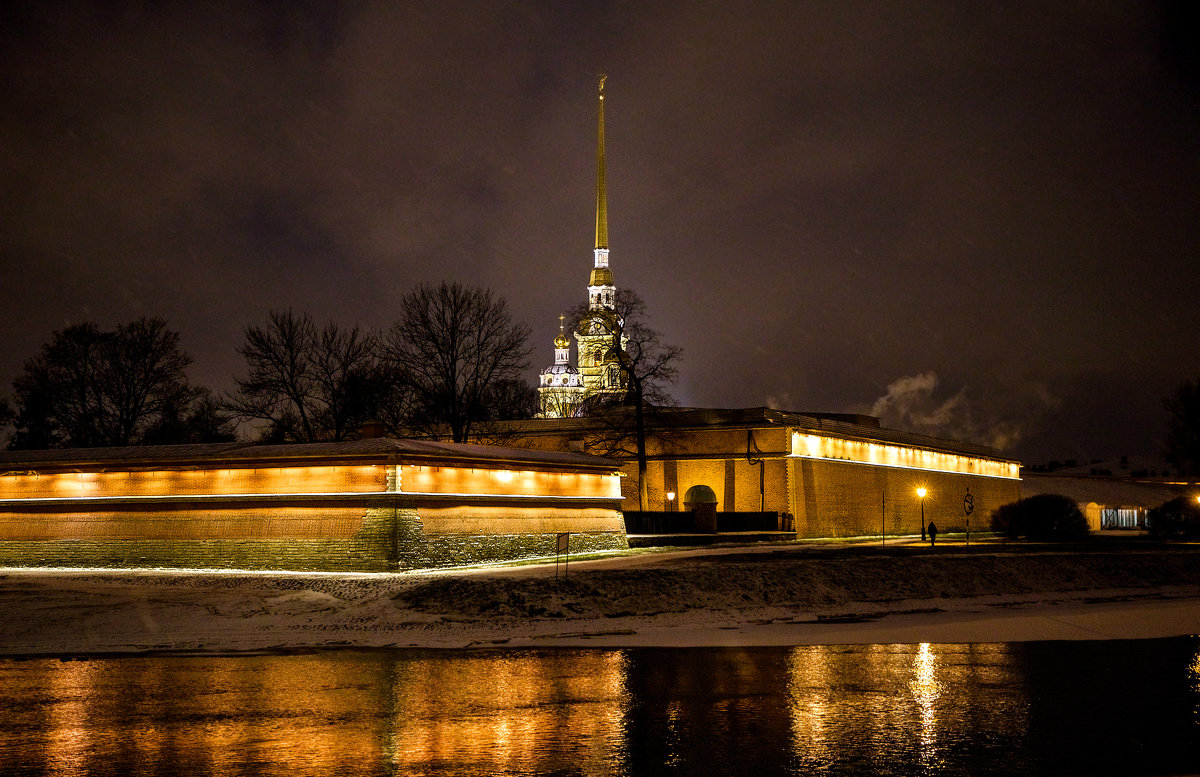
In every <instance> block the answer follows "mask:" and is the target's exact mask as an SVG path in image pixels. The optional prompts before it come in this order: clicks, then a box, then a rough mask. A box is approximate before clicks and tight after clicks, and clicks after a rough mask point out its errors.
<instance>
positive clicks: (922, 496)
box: [917, 486, 926, 542]
mask: <svg viewBox="0 0 1200 777" xmlns="http://www.w3.org/2000/svg"><path fill="white" fill-rule="evenodd" d="M925 493H926V492H925V486H920V487H919V488H917V497H918V498H919V499H920V500H921V542H924V541H925Z"/></svg>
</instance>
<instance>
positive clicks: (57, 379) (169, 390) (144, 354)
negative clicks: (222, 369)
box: [10, 318, 204, 448]
mask: <svg viewBox="0 0 1200 777" xmlns="http://www.w3.org/2000/svg"><path fill="white" fill-rule="evenodd" d="M191 361H192V360H191V357H189V356H188V355H187V354H186V353H184V352H183V351H181V350H180V349H179V333H178V332H175V331H172V330H170V329H168V328H167V324H166V322H165V321H164V320H162V319H161V318H140V319H137V320H136V321H133V322H130V323H128V324H121V325H120V326H118V327H117V328H116V329H115V330H114V331H111V332H103V331H101V330H100V329H99V327H97V326H96V325H95V324H94V323H83V324H76V325H75V326H71V327H68V328H66V329H64V330H61V331H58V332H55V333H54V335H53V337H52V338H51V340H50V342H49V343H47V344H46V345H44V346H43V347H42V351H41V353H39V354H38V355H37V356H35V357H33V358H32V359H30V360H29V361H27V362H26V363H25V367H24V370H23V371H22V373H21V374H20V375H19V376H18V377H17V379H16V380H15V381H14V382H13V388H14V389H15V392H16V403H17V412H16V419H15V422H14V426H15V433H14V435H13V439H12V441H11V443H10V446H11V447H14V448H45V447H94V446H101V445H136V444H140V443H142V442H145V441H146V438H147V435H148V434H149V430H151V429H153V428H157V427H158V426H159V425H161V423H162V420H163V419H164V418H166V417H168V416H171V415H173V414H179V413H181V412H183V413H186V412H187V409H188V408H189V407H191V406H192V405H193V403H195V402H196V401H197V400H199V399H200V398H201V397H202V396H203V395H204V391H203V390H202V389H199V388H196V387H194V386H191V385H189V384H188V382H187V377H186V375H185V374H184V370H185V369H186V368H187V367H188V365H190V364H191Z"/></svg>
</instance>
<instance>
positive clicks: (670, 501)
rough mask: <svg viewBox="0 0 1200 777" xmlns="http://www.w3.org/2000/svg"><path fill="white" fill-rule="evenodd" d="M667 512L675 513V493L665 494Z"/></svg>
mask: <svg viewBox="0 0 1200 777" xmlns="http://www.w3.org/2000/svg"><path fill="white" fill-rule="evenodd" d="M667 510H668V511H669V512H675V492H674V491H668V492H667Z"/></svg>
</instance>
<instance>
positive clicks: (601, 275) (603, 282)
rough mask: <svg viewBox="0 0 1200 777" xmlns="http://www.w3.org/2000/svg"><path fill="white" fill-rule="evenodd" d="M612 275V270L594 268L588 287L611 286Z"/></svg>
mask: <svg viewBox="0 0 1200 777" xmlns="http://www.w3.org/2000/svg"><path fill="white" fill-rule="evenodd" d="M612 285H613V274H612V270H610V269H608V268H607V267H596V268H594V269H593V270H592V279H591V281H589V282H588V286H612Z"/></svg>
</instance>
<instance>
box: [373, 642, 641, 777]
mask: <svg viewBox="0 0 1200 777" xmlns="http://www.w3.org/2000/svg"><path fill="white" fill-rule="evenodd" d="M624 663H625V656H624V654H623V653H620V652H564V653H544V654H535V653H515V654H512V653H496V654H487V653H485V654H463V655H459V656H456V657H455V658H454V659H453V660H446V659H443V658H430V659H424V660H416V661H398V662H396V663H395V664H394V665H393V670H394V672H393V673H394V676H393V678H392V681H391V688H392V692H391V706H392V714H391V715H390V716H389V717H390V720H391V730H390V731H389V733H388V736H387V745H386V750H385V753H384V756H385V760H386V762H387V763H388V764H389V765H391V766H393V767H395V769H396V771H397V773H400V774H421V773H436V772H438V771H439V770H442V769H446V770H450V771H453V770H454V769H455V768H457V767H458V766H459V765H461V764H464V763H468V764H478V765H480V766H481V768H482V767H483V765H485V764H486V769H485V771H489V772H491V773H513V774H529V773H533V772H536V771H538V770H549V771H555V770H561V769H574V770H579V772H580V773H583V774H608V773H611V772H613V771H619V770H620V769H621V768H622V767H621V764H620V756H621V752H622V748H621V746H620V731H621V721H622V719H623V716H624V714H625V710H626V708H627V707H628V704H629V702H628V695H627V693H626V690H625V683H624ZM568 733H569V735H567V734H568ZM560 734H561V735H560Z"/></svg>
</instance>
